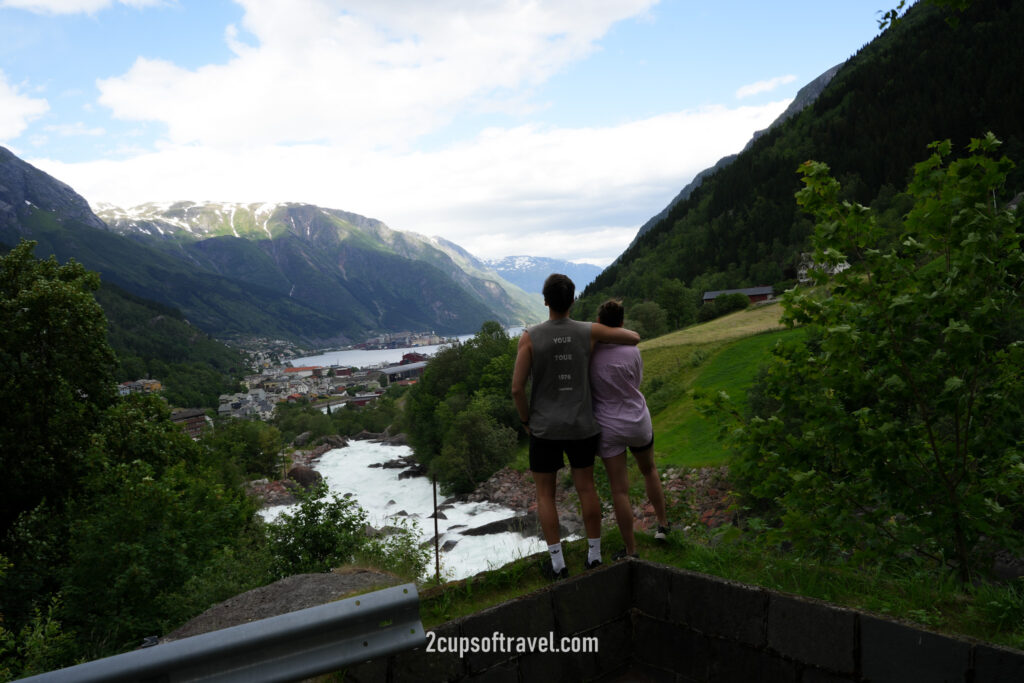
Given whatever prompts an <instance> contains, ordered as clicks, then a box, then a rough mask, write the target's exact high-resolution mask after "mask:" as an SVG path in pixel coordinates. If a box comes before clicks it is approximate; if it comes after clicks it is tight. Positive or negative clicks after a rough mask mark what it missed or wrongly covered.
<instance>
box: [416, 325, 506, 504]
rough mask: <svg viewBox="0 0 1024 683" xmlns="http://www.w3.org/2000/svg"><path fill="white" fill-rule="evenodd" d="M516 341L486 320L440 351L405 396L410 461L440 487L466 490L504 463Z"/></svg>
mask: <svg viewBox="0 0 1024 683" xmlns="http://www.w3.org/2000/svg"><path fill="white" fill-rule="evenodd" d="M515 354H516V341H515V340H512V339H509V336H508V334H506V332H505V330H504V328H502V327H501V325H499V324H498V323H496V322H493V321H489V322H486V323H484V324H483V326H481V328H480V331H479V332H478V333H477V334H476V335H474V336H473V337H472V338H471V339H468V340H466V342H465V343H463V344H454V345H452V346H449V347H446V348H443V349H441V350H440V351H439V352H438V353H437V354H436V355H435V356H434V358H433V359H431V361H430V363H428V364H427V367H426V369H425V370H424V372H423V376H422V377H421V378H420V381H419V382H418V383H417V384H416V385H415V386H413V387H412V388H411V389H410V391H409V392H408V394H407V397H406V404H405V415H404V427H405V430H406V432H407V433H408V434H409V441H410V443H411V444H412V447H413V450H414V451H415V452H416V458H417V459H418V460H419V461H420V462H421V463H423V464H424V465H426V466H428V467H430V468H431V471H432V472H433V473H434V474H436V475H437V476H438V478H439V479H440V480H441V481H442V483H444V484H446V485H448V486H451V487H454V488H457V489H458V490H467V487H468V488H472V485H473V484H475V483H477V482H479V481H483V480H484V479H486V478H487V477H489V476H490V475H491V474H493V473H494V471H495V470H497V469H498V468H500V467H501V466H502V465H504V464H505V463H506V462H507V461H508V459H509V457H510V456H511V449H512V446H511V445H509V434H511V435H512V441H511V444H512V445H514V443H515V434H516V429H515V428H516V427H517V426H518V424H519V420H518V417H517V415H516V412H515V409H514V407H513V406H512V402H511V401H510V400H509V399H508V387H509V385H510V384H511V381H512V367H513V365H514V363H515Z"/></svg>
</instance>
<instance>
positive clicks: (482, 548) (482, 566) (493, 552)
mask: <svg viewBox="0 0 1024 683" xmlns="http://www.w3.org/2000/svg"><path fill="white" fill-rule="evenodd" d="M411 454H412V449H410V448H409V447H408V446H389V445H385V444H380V443H376V442H372V441H352V442H351V444H350V445H348V446H346V447H345V448H337V449H334V450H332V451H328V452H326V453H324V454H323V456H321V458H320V460H319V461H318V462H317V463H315V464H314V465H313V468H314V469H315V470H317V471H318V472H320V474H322V475H323V477H324V481H325V483H326V484H327V487H328V490H329V491H330V493H332V494H338V495H340V496H344V495H345V494H347V493H348V494H352V497H353V498H355V499H356V500H357V501H358V502H359V505H360V506H362V508H363V509H365V510H366V512H367V515H368V517H369V520H368V522H369V523H370V524H371V525H373V526H374V527H376V528H381V527H384V526H387V525H389V524H393V521H392V520H394V519H395V518H396V516H399V515H398V513H401V512H403V511H404V512H405V513H406V514H405V515H401V516H400V517H405V518H406V519H409V520H410V521H412V522H413V523H414V524H415V525H416V527H417V529H418V533H419V536H420V538H421V539H422V540H423V541H427V540H430V539H432V538H433V537H434V520H433V519H432V518H430V515H431V514H433V490H432V486H431V484H430V479H428V478H427V477H409V478H406V479H399V478H398V475H399V473H400V472H401V471H402V470H399V469H385V468H381V467H371V465H374V464H376V463H384V462H387V461H389V460H394V459H396V458H400V457H404V456H407V455H411ZM442 500H443V496H442V495H441V493H440V491H438V505H439V506H440V505H441V502H442ZM450 505H451V507H449V508H446V509H444V510H443V511H442V513H443V514H444V516H445V517H447V519H440V518H439V519H438V531H439V533H440V535H441V537H440V540H439V544H440V545H441V546H442V547H443V546H444V545H445V544H446V543H448V542H449V541H451V542H454V547H452V548H451V549H450V550H448V551H442V552H441V574H442V576H443V577H444V578H447V579H462V578H465V577H467V576H473V575H474V574H477V573H478V572H481V571H485V570H487V569H492V568H495V567H500V566H502V565H504V564H507V563H509V562H511V561H513V560H515V559H518V558H520V557H524V556H526V555H532V554H533V553H536V552H539V551H541V550H544V549H545V548H546V546H545V544H544V542H543V540H541V539H540V538H539V537H537V536H533V537H529V538H526V537H524V536H522V535H521V534H518V533H515V532H502V533H495V534H486V535H482V536H463V535H462V533H461V531H464V530H466V529H468V528H472V527H479V526H482V525H484V524H489V523H491V522H496V521H499V520H503V519H506V518H508V517H511V516H513V515H515V511H514V510H512V509H511V508H508V507H505V506H502V505H497V504H495V503H486V502H485V503H459V502H455V503H450ZM292 509H294V506H290V505H280V506H276V507H271V508H264V509H263V510H262V511H261V512H260V514H261V515H262V516H263V518H264V519H267V520H271V519H274V518H276V517H277V516H278V515H279V514H281V513H282V512H284V511H290V510H292ZM433 571H434V558H433V546H431V558H430V563H429V567H428V573H429V574H433Z"/></svg>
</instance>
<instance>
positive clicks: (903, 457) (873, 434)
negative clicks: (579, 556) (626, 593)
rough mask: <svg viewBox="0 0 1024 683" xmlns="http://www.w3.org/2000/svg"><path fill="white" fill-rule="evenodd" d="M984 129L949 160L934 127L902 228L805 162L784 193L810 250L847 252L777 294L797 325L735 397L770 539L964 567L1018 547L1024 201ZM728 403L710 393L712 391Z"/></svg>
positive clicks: (741, 464) (745, 480) (755, 503)
mask: <svg viewBox="0 0 1024 683" xmlns="http://www.w3.org/2000/svg"><path fill="white" fill-rule="evenodd" d="M998 146H999V142H998V141H997V140H996V139H995V137H994V136H993V135H992V134H988V135H987V136H986V137H985V138H983V139H976V140H973V141H972V142H971V143H970V146H969V151H970V153H971V154H970V156H967V157H965V158H961V159H956V160H953V161H950V158H949V157H950V152H951V145H950V143H949V141H945V142H941V143H933V144H932V145H931V149H932V150H933V153H932V155H931V156H930V157H929V158H928V159H926V160H925V161H923V162H921V163H919V164H917V165H916V167H915V169H914V177H913V180H912V181H911V183H910V185H909V187H908V190H907V192H908V194H909V196H910V197H912V199H913V208H912V209H911V210H910V211H909V213H907V214H906V216H905V218H904V221H903V224H902V226H900V230H899V232H898V233H896V234H893V233H891V232H889V231H887V230H886V229H885V228H884V227H883V226H882V225H881V224H880V223H879V222H878V221H877V220H876V217H875V215H874V214H873V213H872V212H871V211H870V210H869V209H867V208H865V207H863V206H860V205H858V204H855V203H851V202H846V201H839V200H838V196H839V189H840V188H839V184H838V183H837V182H836V181H835V180H833V179H832V178H831V177H830V176H829V171H828V167H827V166H826V165H824V164H821V163H817V162H808V163H806V164H805V165H804V166H803V167H802V169H801V172H802V173H803V176H804V183H805V184H806V187H805V188H804V189H803V190H801V191H800V192H799V193H798V201H799V203H800V204H801V205H802V206H804V207H805V208H806V209H807V210H808V211H810V212H811V213H813V214H814V216H815V217H816V219H817V228H816V231H815V235H814V238H813V244H814V248H815V252H814V259H815V262H816V263H819V264H823V265H825V266H826V267H827V266H829V265H835V264H838V263H840V262H842V261H844V260H847V261H849V262H850V263H852V264H853V266H852V267H851V268H850V269H849V270H846V271H844V272H842V273H840V274H838V275H836V276H835V277H834V279H833V280H831V281H830V280H829V278H828V276H827V275H825V273H824V271H819V272H817V273H815V278H816V282H817V284H818V285H819V287H820V288H824V287H828V288H829V290H830V292H829V293H828V294H823V293H822V292H823V291H824V290H822V289H818V290H815V291H812V292H803V293H801V292H799V291H797V292H791V293H789V294H787V295H786V296H785V297H784V307H785V310H786V314H785V319H786V321H787V322H789V323H790V324H801V325H805V326H806V327H807V328H808V340H807V341H806V342H797V343H791V344H787V345H785V346H780V347H777V348H776V350H775V351H774V359H773V362H772V363H771V364H770V365H769V367H768V369H767V371H766V372H765V374H764V377H763V380H762V385H761V387H759V390H760V391H761V393H762V396H763V397H764V399H765V400H764V401H762V404H763V405H766V406H770V408H768V409H767V410H766V411H765V412H764V413H762V414H761V415H758V416H755V417H753V418H752V419H748V420H747V419H743V418H741V417H740V416H739V415H738V414H737V413H736V412H735V411H734V412H733V413H732V415H733V418H734V419H736V420H737V422H738V424H736V427H737V430H736V432H735V437H736V445H737V446H738V453H737V459H736V461H735V463H734V465H733V468H732V472H733V474H734V476H735V478H736V479H737V483H738V485H739V488H740V489H741V490H742V491H743V494H744V496H745V499H746V501H747V504H748V505H750V506H751V507H752V508H753V509H754V510H756V511H758V512H760V513H761V514H763V515H764V516H766V517H767V518H768V520H769V521H770V522H771V525H770V526H772V525H775V526H774V528H773V529H772V530H771V531H770V532H769V534H768V538H769V539H770V540H774V541H788V542H790V543H792V544H793V545H794V546H795V547H796V548H798V549H800V550H805V551H808V552H814V553H816V554H822V555H840V556H850V555H851V554H852V556H854V557H861V558H865V559H871V560H878V559H893V558H898V557H904V556H906V555H907V554H911V553H913V554H916V555H918V556H923V557H926V558H930V559H932V560H934V561H935V562H937V563H941V564H944V565H951V566H954V567H956V569H957V571H958V574H959V577H960V579H961V580H962V581H968V580H970V578H971V577H972V575H973V573H974V572H975V570H976V569H978V568H979V567H980V566H982V563H983V562H984V561H985V559H986V556H987V554H989V553H991V552H993V551H994V550H997V549H1001V548H1006V549H1010V550H1017V549H1019V548H1020V547H1021V546H1022V545H1024V543H1022V538H1021V533H1020V531H1019V530H1016V529H1015V528H1014V522H1018V521H1019V520H1021V519H1022V515H1024V486H1022V484H1024V462H1022V448H1021V444H1022V438H1024V412H1022V406H1024V382H1022V379H1024V377H1022V375H1024V342H1022V338H1024V307H1022V301H1021V286H1022V283H1024V253H1022V244H1021V240H1022V236H1021V222H1022V221H1021V216H1020V214H1019V213H1018V212H1015V211H1012V210H1008V209H1006V208H1005V206H1004V204H1003V200H1004V199H1005V197H1004V192H1005V188H1004V180H1005V178H1006V174H1007V173H1008V171H1009V170H1010V168H1011V167H1012V166H1013V165H1012V163H1011V162H1010V161H1009V160H1007V159H1006V158H1005V157H1004V158H1002V159H995V158H994V156H993V155H994V152H995V150H996V149H997V148H998ZM721 405H724V404H722V403H720V406H721Z"/></svg>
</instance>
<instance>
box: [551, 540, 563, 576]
mask: <svg viewBox="0 0 1024 683" xmlns="http://www.w3.org/2000/svg"><path fill="white" fill-rule="evenodd" d="M548 552H549V553H551V568H552V569H554V570H555V573H556V574H557V573H558V572H560V571H562V570H563V569H565V557H564V556H563V555H562V544H561V542H559V543H556V544H554V545H549V546H548Z"/></svg>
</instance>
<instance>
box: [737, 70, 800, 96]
mask: <svg viewBox="0 0 1024 683" xmlns="http://www.w3.org/2000/svg"><path fill="white" fill-rule="evenodd" d="M795 80H796V76H794V75H792V74H788V75H786V76H776V77H775V78H769V79H768V80H766V81H758V82H757V83H750V84H749V85H744V86H742V87H740V88H739V89H738V90H737V91H736V99H743V98H744V97H750V96H751V95H758V94H760V93H763V92H771V91H772V90H775V89H776V88H778V87H779V86H780V85H785V84H787V83H792V82H793V81H795Z"/></svg>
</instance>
